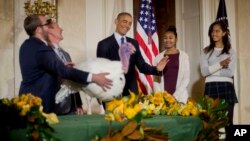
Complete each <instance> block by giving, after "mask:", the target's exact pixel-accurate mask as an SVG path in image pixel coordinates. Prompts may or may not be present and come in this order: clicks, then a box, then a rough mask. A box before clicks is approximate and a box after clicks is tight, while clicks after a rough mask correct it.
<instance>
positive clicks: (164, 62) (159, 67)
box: [156, 56, 169, 71]
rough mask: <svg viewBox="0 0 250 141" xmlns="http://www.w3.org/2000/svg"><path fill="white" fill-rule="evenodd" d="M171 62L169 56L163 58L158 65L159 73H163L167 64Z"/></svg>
mask: <svg viewBox="0 0 250 141" xmlns="http://www.w3.org/2000/svg"><path fill="white" fill-rule="evenodd" d="M168 62H169V58H168V56H165V57H163V58H162V59H161V60H160V62H159V63H158V64H157V66H156V67H157V71H163V69H164V68H165V66H166V65H167V63H168Z"/></svg>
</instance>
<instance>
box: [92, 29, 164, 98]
mask: <svg viewBox="0 0 250 141" xmlns="http://www.w3.org/2000/svg"><path fill="white" fill-rule="evenodd" d="M126 40H127V42H130V43H131V44H133V45H134V47H135V49H136V52H135V53H134V54H132V55H131V57H130V61H129V70H128V73H127V74H125V78H126V84H125V87H124V89H123V96H126V95H129V91H128V90H131V91H132V92H135V93H136V94H137V93H138V86H137V81H136V75H135V67H137V68H138V69H139V71H140V72H141V73H145V74H153V75H159V74H160V72H158V71H157V69H156V67H154V66H151V65H149V64H147V63H146V62H145V61H144V59H143V57H142V55H141V52H140V49H139V45H138V42H137V41H136V40H134V39H132V38H129V37H126ZM118 50H119V44H118V43H117V41H116V39H115V36H114V34H112V35H111V36H109V37H107V38H105V39H103V40H102V41H100V42H99V43H98V45H97V57H103V58H107V59H110V60H120V57H119V53H118Z"/></svg>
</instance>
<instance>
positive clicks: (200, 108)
mask: <svg viewBox="0 0 250 141" xmlns="http://www.w3.org/2000/svg"><path fill="white" fill-rule="evenodd" d="M226 109H227V103H226V102H225V100H223V99H212V98H210V97H207V96H204V97H201V99H200V100H199V101H198V102H196V101H194V100H193V99H191V98H189V99H188V100H187V102H186V103H180V102H178V101H177V100H176V99H175V98H174V96H173V95H171V94H169V93H168V92H166V91H163V92H160V91H159V92H155V93H153V94H149V95H142V96H140V97H139V96H138V95H136V94H135V93H133V92H130V97H123V98H122V99H114V100H113V101H110V102H108V103H107V113H106V115H105V119H106V120H108V121H110V125H111V123H112V121H118V122H123V121H128V122H127V123H126V124H125V125H124V127H123V128H122V129H121V131H116V132H115V133H112V131H111V126H110V130H109V134H108V135H107V136H106V137H105V138H103V139H102V141H112V140H116V141H117V140H123V139H126V140H147V139H149V140H152V138H151V137H152V136H148V135H151V134H152V132H155V131H156V130H160V131H161V129H156V128H150V129H152V130H151V131H150V133H149V134H148V132H147V129H148V127H146V126H145V125H143V124H142V123H141V119H142V118H146V117H152V115H168V116H199V117H200V118H201V120H202V121H203V129H202V131H200V133H199V136H197V138H196V141H201V140H202V141H203V140H210V139H212V140H214V139H216V138H218V136H219V134H222V133H220V132H219V131H218V129H220V128H222V127H225V126H226V123H227V112H226ZM135 121H136V122H135ZM128 129H130V130H129V131H128ZM131 129H133V131H132V130H131ZM157 136H159V137H161V138H162V140H168V136H167V133H160V135H157ZM208 136H209V138H207V137H208ZM157 140H159V141H161V139H157Z"/></svg>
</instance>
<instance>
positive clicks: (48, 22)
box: [38, 19, 52, 26]
mask: <svg viewBox="0 0 250 141" xmlns="http://www.w3.org/2000/svg"><path fill="white" fill-rule="evenodd" d="M51 22H52V20H51V19H48V20H46V23H45V24H40V25H38V26H47V25H49V24H51Z"/></svg>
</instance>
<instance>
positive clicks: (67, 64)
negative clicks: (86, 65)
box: [64, 62, 75, 67]
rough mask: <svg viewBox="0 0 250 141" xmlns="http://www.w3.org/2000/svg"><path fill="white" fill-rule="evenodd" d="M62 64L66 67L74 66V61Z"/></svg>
mask: <svg viewBox="0 0 250 141" xmlns="http://www.w3.org/2000/svg"><path fill="white" fill-rule="evenodd" d="M64 65H65V66H67V67H74V66H75V63H73V62H65V63H64Z"/></svg>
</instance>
